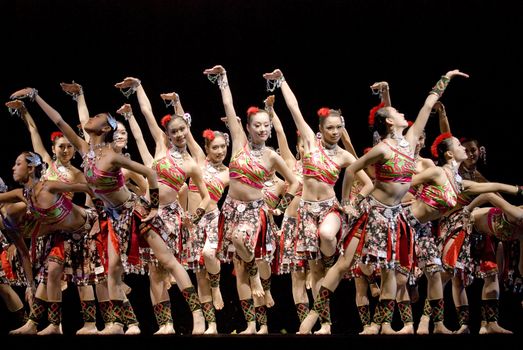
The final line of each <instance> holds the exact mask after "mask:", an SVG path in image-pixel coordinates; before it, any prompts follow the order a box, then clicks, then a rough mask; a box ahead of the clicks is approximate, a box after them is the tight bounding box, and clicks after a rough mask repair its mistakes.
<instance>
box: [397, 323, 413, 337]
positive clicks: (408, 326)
mask: <svg viewBox="0 0 523 350" xmlns="http://www.w3.org/2000/svg"><path fill="white" fill-rule="evenodd" d="M396 334H399V335H405V334H414V324H413V323H411V322H409V323H406V324H405V325H404V326H403V328H402V329H400V330H399V331H397V332H396Z"/></svg>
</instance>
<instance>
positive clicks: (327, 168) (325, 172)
mask: <svg viewBox="0 0 523 350" xmlns="http://www.w3.org/2000/svg"><path fill="white" fill-rule="evenodd" d="M317 144H318V148H317V149H316V151H314V152H308V153H306V154H304V155H303V163H302V164H303V176H308V177H312V178H314V179H316V180H317V181H320V182H324V183H326V184H328V185H330V186H334V185H335V184H336V181H337V180H338V176H339V175H340V170H341V169H340V166H339V165H338V164H336V163H335V162H334V161H333V160H332V159H330V158H329V156H327V154H325V151H324V150H323V147H322V146H321V141H320V140H318V143H317Z"/></svg>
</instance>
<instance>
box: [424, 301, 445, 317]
mask: <svg viewBox="0 0 523 350" xmlns="http://www.w3.org/2000/svg"><path fill="white" fill-rule="evenodd" d="M425 301H427V299H425ZM429 308H430V309H432V313H431V314H429V315H432V320H433V321H434V322H443V319H444V317H445V301H444V300H443V299H435V300H429ZM423 314H424V315H425V310H424V311H423Z"/></svg>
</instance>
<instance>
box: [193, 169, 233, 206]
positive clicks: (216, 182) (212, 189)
mask: <svg viewBox="0 0 523 350" xmlns="http://www.w3.org/2000/svg"><path fill="white" fill-rule="evenodd" d="M211 169H214V171H211ZM202 170H203V181H204V182H205V186H206V187H207V191H209V196H210V197H211V199H212V200H213V201H215V202H218V201H219V200H220V198H222V195H223V191H224V190H225V184H224V183H223V181H222V180H220V178H219V177H218V173H219V172H218V171H217V170H216V169H215V168H213V167H212V166H211V165H209V164H208V163H207V162H206V163H205V167H203V169H202ZM189 191H191V192H198V186H196V185H195V184H194V182H193V181H192V178H191V179H190V180H189Z"/></svg>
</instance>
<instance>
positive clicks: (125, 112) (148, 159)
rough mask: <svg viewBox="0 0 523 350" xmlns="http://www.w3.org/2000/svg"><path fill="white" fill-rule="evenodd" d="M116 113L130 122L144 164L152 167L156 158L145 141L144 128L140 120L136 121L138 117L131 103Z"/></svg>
mask: <svg viewBox="0 0 523 350" xmlns="http://www.w3.org/2000/svg"><path fill="white" fill-rule="evenodd" d="M116 113H118V114H120V115H122V116H123V117H124V119H125V120H127V121H128V122H129V128H130V129H131V133H132V134H133V137H134V140H135V141H136V146H137V147H138V152H139V153H140V157H142V162H143V164H145V166H148V167H151V166H152V164H153V160H154V158H153V156H152V155H151V152H149V148H148V147H147V144H146V143H145V140H144V138H143V134H142V129H141V128H140V126H139V125H138V122H137V121H136V118H135V117H134V113H133V110H132V108H131V105H130V104H128V103H126V104H124V105H123V106H122V107H120V108H119V109H118V110H117V111H116Z"/></svg>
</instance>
